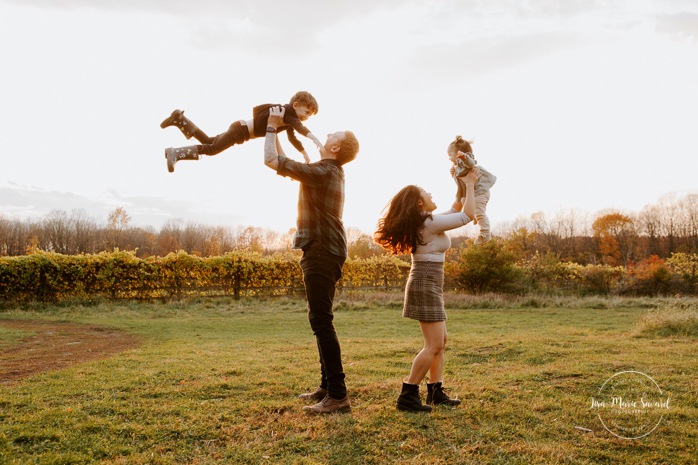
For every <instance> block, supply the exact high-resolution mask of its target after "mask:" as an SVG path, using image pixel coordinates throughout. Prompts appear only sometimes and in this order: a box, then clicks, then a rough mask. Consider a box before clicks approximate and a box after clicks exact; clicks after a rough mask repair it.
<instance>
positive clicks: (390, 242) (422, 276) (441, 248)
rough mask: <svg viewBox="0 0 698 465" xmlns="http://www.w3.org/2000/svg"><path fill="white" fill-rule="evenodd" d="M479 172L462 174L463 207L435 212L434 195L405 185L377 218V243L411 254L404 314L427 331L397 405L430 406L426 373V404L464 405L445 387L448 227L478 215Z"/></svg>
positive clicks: (410, 409) (417, 409) (425, 409)
mask: <svg viewBox="0 0 698 465" xmlns="http://www.w3.org/2000/svg"><path fill="white" fill-rule="evenodd" d="M479 176H480V170H479V169H474V170H472V171H471V172H470V173H468V175H467V176H465V177H464V178H462V179H463V181H464V182H465V186H466V196H465V198H464V199H463V200H462V202H461V203H462V211H460V212H458V211H456V212H447V213H443V214H433V213H432V212H433V211H434V210H436V204H435V203H434V201H433V200H432V199H431V194H429V193H428V192H426V191H424V189H422V188H420V187H417V186H407V187H405V188H403V189H402V190H401V191H400V192H398V193H397V194H396V195H395V197H393V198H392V200H391V201H390V203H389V204H388V206H387V207H386V211H385V213H384V215H383V217H382V218H381V219H380V220H379V221H378V230H377V231H376V232H375V233H374V239H375V241H376V242H377V243H378V244H380V245H382V246H383V247H385V248H386V249H388V250H389V251H390V252H392V253H394V254H400V253H407V252H410V253H411V254H412V266H411V268H410V276H409V278H408V279H407V285H406V286H405V302H404V306H403V310H402V316H403V317H407V318H412V319H414V320H418V321H419V326H420V328H421V330H422V335H423V336H424V348H423V349H422V350H421V351H420V352H419V354H417V356H416V357H415V359H414V361H413V362H412V369H411V370H410V374H409V377H408V378H407V381H405V382H403V383H402V393H401V394H400V397H398V400H397V408H398V410H403V411H408V412H430V411H431V406H430V405H423V404H422V400H421V398H420V396H419V385H420V383H421V382H422V379H424V377H425V376H426V374H427V372H428V373H429V381H430V382H428V383H427V390H428V393H427V404H433V405H438V404H444V405H451V406H455V405H458V404H460V400H458V399H451V398H450V397H449V396H448V395H446V394H445V393H444V389H443V386H442V383H443V366H444V349H445V347H446V312H445V311H444V300H443V280H444V259H445V257H446V250H447V249H448V248H449V247H450V246H451V240H450V239H449V237H448V236H447V235H446V234H445V231H448V230H450V229H455V228H459V227H461V226H463V225H465V224H467V223H469V222H470V221H471V219H472V218H473V217H474V214H475V195H474V186H475V182H476V181H477V178H478V177H479ZM452 210H453V209H452Z"/></svg>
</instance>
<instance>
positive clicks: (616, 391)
mask: <svg viewBox="0 0 698 465" xmlns="http://www.w3.org/2000/svg"><path fill="white" fill-rule="evenodd" d="M669 401H670V398H669V396H668V395H665V394H664V393H662V390H661V388H660V387H659V385H658V384H657V383H656V382H655V381H654V380H653V379H652V378H651V377H649V376H648V375H646V374H645V373H642V372H640V371H621V372H620V373H616V374H615V375H613V376H611V377H610V378H608V379H607V380H606V381H605V382H604V383H603V384H602V385H601V387H600V388H599V392H598V393H597V395H596V396H595V397H592V398H591V409H592V410H597V413H598V417H599V420H600V421H601V424H602V425H603V427H604V428H605V429H606V431H608V432H609V433H611V434H612V435H614V436H616V437H619V438H622V439H640V438H643V437H645V436H647V435H648V434H650V433H651V432H652V431H654V430H655V429H657V427H658V426H659V424H660V423H661V422H662V419H663V418H664V415H665V414H666V413H667V411H668V410H669Z"/></svg>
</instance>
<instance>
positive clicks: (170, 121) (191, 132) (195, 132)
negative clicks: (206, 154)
mask: <svg viewBox="0 0 698 465" xmlns="http://www.w3.org/2000/svg"><path fill="white" fill-rule="evenodd" d="M169 126H176V127H177V129H179V130H180V131H182V134H184V137H186V138H187V139H191V138H192V137H194V138H196V140H198V141H199V142H201V143H202V144H210V143H211V142H213V139H212V138H211V137H209V136H207V135H206V133H205V132H204V131H202V130H201V129H199V127H198V126H197V125H196V124H194V123H192V121H191V120H190V119H189V118H187V117H186V116H184V110H175V111H173V112H172V114H171V115H170V116H168V117H167V118H165V119H164V120H163V121H162V123H160V127H161V128H163V129H165V128H166V127H169Z"/></svg>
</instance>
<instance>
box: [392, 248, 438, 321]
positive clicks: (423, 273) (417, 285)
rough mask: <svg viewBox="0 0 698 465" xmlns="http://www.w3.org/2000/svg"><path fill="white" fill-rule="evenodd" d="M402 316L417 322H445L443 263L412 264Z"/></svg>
mask: <svg viewBox="0 0 698 465" xmlns="http://www.w3.org/2000/svg"><path fill="white" fill-rule="evenodd" d="M402 316H404V317H406V318H412V319H413V320H419V321H445V320H446V311H445V310H444V264H443V262H422V261H413V262H412V267H411V268H410V276H409V278H407V285H406V286H405V303H404V305H403V307H402Z"/></svg>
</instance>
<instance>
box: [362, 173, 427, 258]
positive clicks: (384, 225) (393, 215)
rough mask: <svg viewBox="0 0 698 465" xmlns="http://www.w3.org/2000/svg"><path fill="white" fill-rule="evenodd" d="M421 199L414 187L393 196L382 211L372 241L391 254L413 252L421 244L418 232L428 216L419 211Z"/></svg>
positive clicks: (405, 188) (407, 187) (408, 187)
mask: <svg viewBox="0 0 698 465" xmlns="http://www.w3.org/2000/svg"><path fill="white" fill-rule="evenodd" d="M421 198H422V192H421V191H420V190H419V188H418V187H417V186H414V185H409V186H406V187H404V188H403V189H402V190H401V191H400V192H398V193H397V194H395V197H393V198H392V199H391V200H390V203H388V205H387V206H386V207H385V208H384V209H383V212H384V213H383V216H382V217H381V218H380V219H379V220H378V229H377V230H376V232H375V233H373V240H375V241H376V243H377V244H379V245H381V246H383V247H385V248H386V249H388V250H389V251H390V252H391V253H393V254H402V253H411V252H413V251H414V250H415V249H416V248H417V246H418V245H420V244H422V243H423V242H422V235H421V233H420V230H421V229H422V225H423V224H424V220H425V219H426V218H427V217H428V216H430V215H425V214H424V213H423V212H422V210H420V208H419V204H418V202H419V200H420V199H421Z"/></svg>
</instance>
